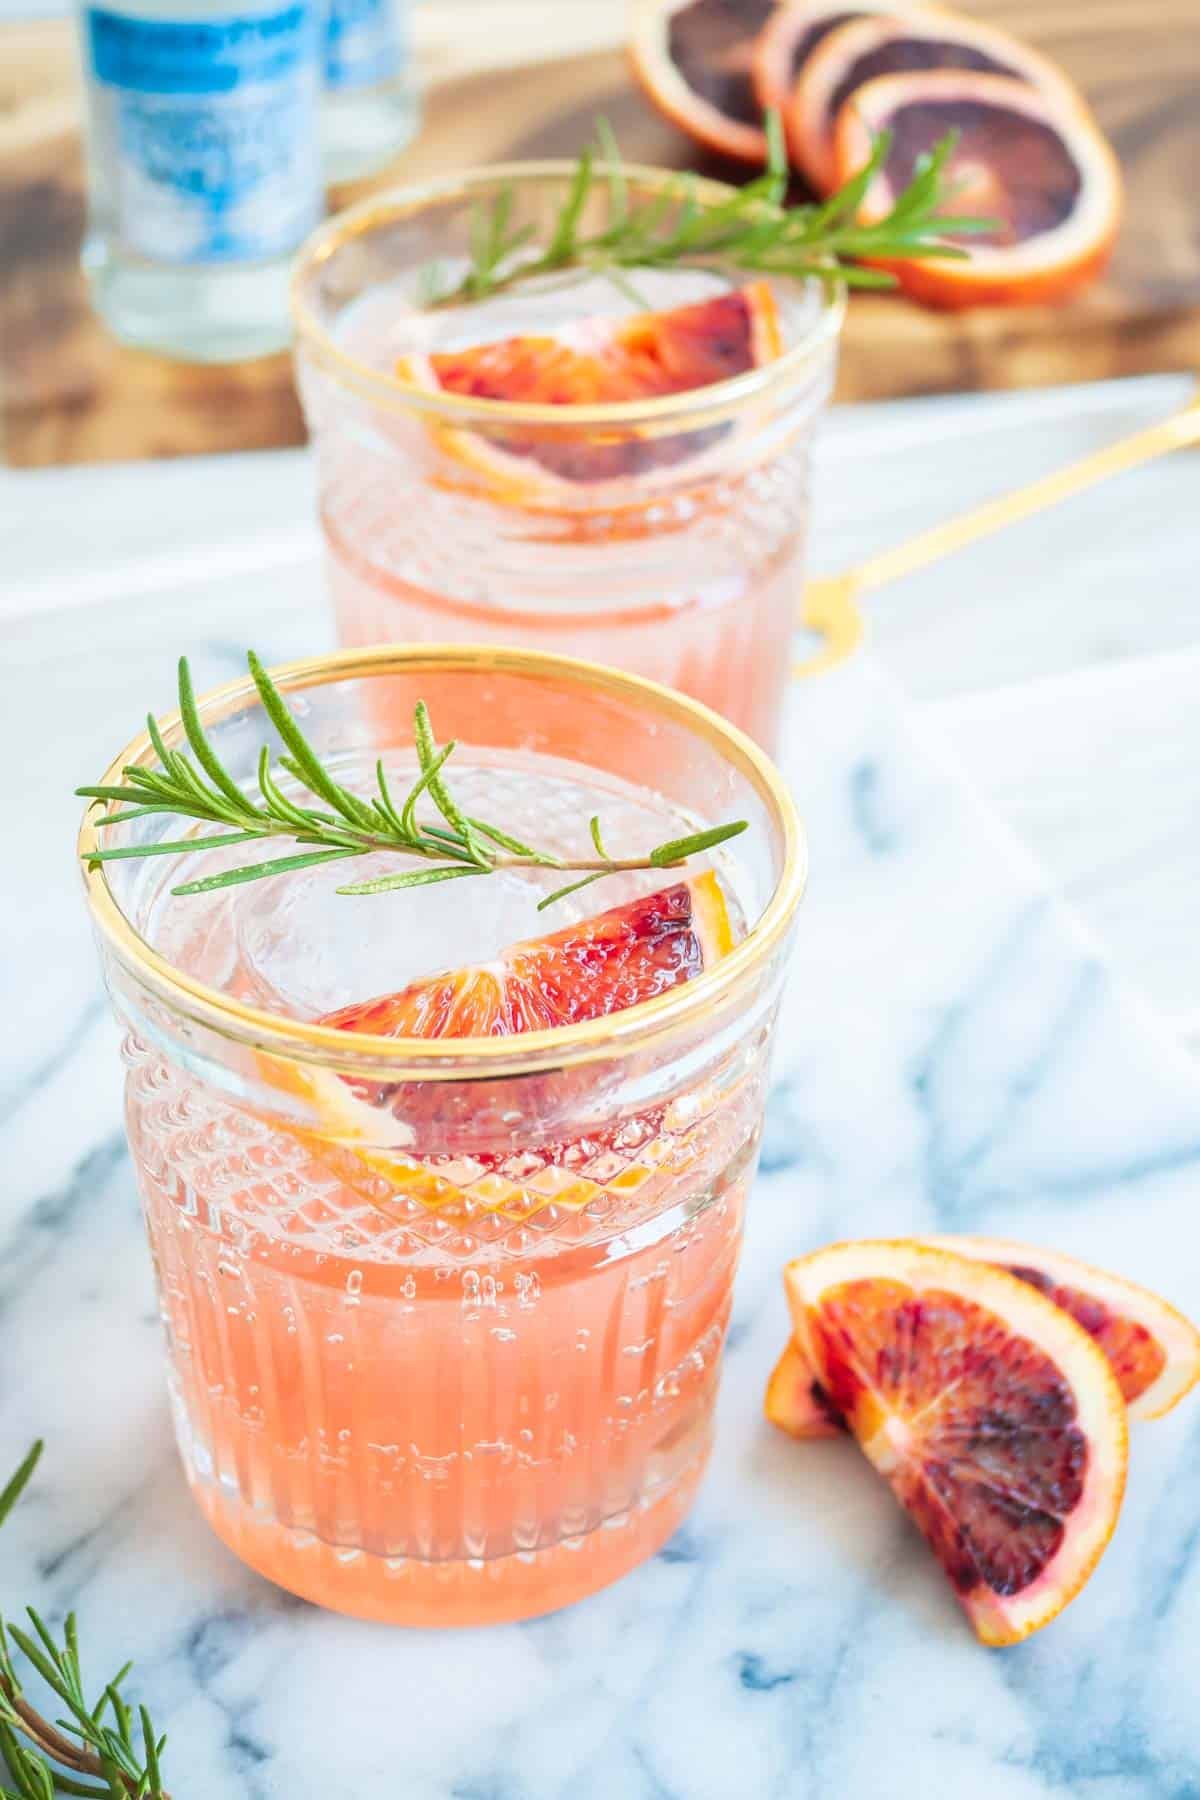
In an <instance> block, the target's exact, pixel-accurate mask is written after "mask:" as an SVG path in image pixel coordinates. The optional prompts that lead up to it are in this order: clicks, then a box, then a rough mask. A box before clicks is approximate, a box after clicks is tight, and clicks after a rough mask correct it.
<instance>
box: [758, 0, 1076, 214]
mask: <svg viewBox="0 0 1200 1800" xmlns="http://www.w3.org/2000/svg"><path fill="white" fill-rule="evenodd" d="M930 69H962V70H967V71H970V72H972V73H974V74H984V75H1007V76H1009V77H1011V78H1015V79H1018V80H1021V81H1024V82H1026V83H1027V84H1028V85H1029V86H1030V87H1035V88H1037V89H1039V90H1040V91H1041V92H1043V93H1045V94H1047V95H1048V96H1050V97H1051V98H1052V99H1053V100H1055V101H1056V102H1057V103H1058V105H1059V106H1060V107H1065V108H1068V109H1077V108H1079V107H1081V105H1082V102H1081V100H1080V97H1079V94H1078V91H1077V90H1076V89H1075V88H1074V87H1073V86H1072V85H1071V83H1070V82H1069V81H1068V80H1067V77H1066V76H1065V75H1064V74H1063V73H1062V71H1061V70H1060V69H1058V68H1057V67H1056V66H1055V64H1054V63H1052V62H1050V61H1049V59H1048V58H1047V57H1044V56H1041V55H1039V53H1038V52H1037V51H1036V50H1033V49H1031V48H1030V46H1029V45H1028V44H1023V43H1022V42H1021V41H1020V39H1019V38H1015V37H1012V36H1011V35H1010V33H1008V32H1007V31H1001V30H999V29H998V28H997V27H996V26H993V25H984V24H981V23H980V22H979V21H978V20H976V19H967V18H964V17H963V16H962V15H961V14H958V13H953V12H951V11H949V9H947V8H942V7H938V6H928V7H921V8H919V9H917V10H916V11H910V12H905V11H904V10H903V9H901V10H900V11H898V12H895V11H893V12H875V13H872V14H869V15H868V16H866V17H863V18H858V19H852V20H849V21H848V22H847V23H845V24H842V25H839V26H838V27H837V28H836V30H832V31H829V32H826V33H825V34H824V35H823V37H822V39H821V42H820V43H819V44H818V45H816V46H815V48H814V49H813V51H812V53H811V54H810V55H808V56H807V57H806V58H805V61H804V65H803V67H802V68H801V69H800V71H799V74H798V76H797V79H796V81H795V84H794V86H793V88H792V91H791V96H790V99H789V101H788V104H787V107H786V112H785V121H786V127H787V134H788V145H789V148H790V149H791V152H792V155H793V157H794V158H795V160H796V162H797V163H798V164H799V166H800V168H801V169H802V170H803V171H804V173H805V174H806V175H807V177H808V179H809V180H810V181H811V182H812V184H813V186H814V187H815V188H816V189H817V190H818V192H820V193H831V192H832V191H833V189H834V188H835V187H837V186H838V185H839V177H838V166H837V157H836V152H835V146H834V128H835V124H836V122H837V119H838V117H839V115H840V113H841V111H842V108H843V106H844V105H845V104H846V102H847V101H848V100H849V99H850V98H851V97H852V96H853V95H855V94H857V93H858V90H859V89H860V88H862V87H865V85H866V84H867V82H869V81H877V80H879V79H880V78H881V77H882V76H885V75H902V74H903V75H907V74H913V73H919V72H923V71H927V70H930ZM957 210H958V211H960V212H962V211H964V210H965V209H964V208H963V207H962V206H961V205H959V206H958V208H957Z"/></svg>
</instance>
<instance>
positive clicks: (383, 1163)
mask: <svg viewBox="0 0 1200 1800" xmlns="http://www.w3.org/2000/svg"><path fill="white" fill-rule="evenodd" d="M734 942H735V932H734V927H733V923H732V920H731V918H730V914H729V909H728V907H727V905H726V903H725V896H724V893H723V891H722V888H721V884H720V881H719V879H718V877H717V875H716V874H715V873H714V872H713V871H711V870H709V871H708V872H706V873H705V874H703V875H699V876H694V877H692V878H690V879H689V880H687V881H681V882H678V883H676V884H675V885H674V886H672V887H669V888H663V889H660V890H659V891H658V892H656V893H653V894H648V895H645V896H643V897H642V898H640V899H637V900H633V901H630V902H628V903H627V904H625V905H624V906H618V907H614V908H612V909H611V910H610V911H608V912H604V913H599V914H596V915H595V916H593V917H592V918H588V919H584V920H582V921H580V922H579V923H577V924H574V925H568V926H566V927H565V928H564V929H563V930H561V931H557V932H553V933H551V934H550V935H548V936H546V937H543V938H536V939H531V940H529V941H527V942H524V943H520V944H516V945H514V946H512V947H511V948H510V949H508V950H506V951H504V952H503V953H502V954H501V955H500V956H499V957H497V958H496V959H495V960H494V961H492V962H489V963H483V964H477V965H475V966H474V967H466V968H461V969H454V970H449V971H447V972H445V973H443V974H437V975H430V976H427V977H425V978H424V979H422V980H420V981H416V982H412V983H410V984H409V986H407V987H405V988H402V989H400V990H399V991H398V992H396V993H392V994H384V995H381V996H379V997H378V998H376V999H372V1000H364V1001H358V1002H355V1003H353V1004H351V1005H349V1006H344V1007H340V1008H338V1009H337V1010H336V1011H335V1012H331V1013H327V1014H325V1015H324V1017H323V1018H322V1020H321V1021H320V1022H321V1023H322V1024H324V1025H332V1026H333V1027H335V1029H338V1030H341V1031H345V1032H348V1033H358V1034H361V1033H364V1032H369V1033H376V1034H379V1035H381V1036H384V1037H396V1038H400V1037H415V1038H425V1039H434V1038H469V1037H473V1038H479V1037H504V1036H511V1035H518V1034H520V1033H523V1032H526V1031H539V1030H545V1029H551V1028H554V1027H556V1026H561V1025H569V1024H577V1023H579V1022H580V1021H581V1020H585V1019H593V1018H601V1017H603V1016H606V1015H608V1014H610V1013H614V1012H620V1011H623V1010H625V1009H626V1008H628V1007H631V1006H636V1005H638V1004H639V1003H641V1002H642V1001H645V1000H652V999H654V998H655V996H656V995H658V994H663V993H666V992H667V991H668V990H669V989H671V988H673V987H676V986H678V985H679V984H680V983H682V982H685V981H691V980H693V979H694V978H695V977H696V976H697V975H699V974H701V973H702V972H703V971H704V970H706V969H709V968H711V967H712V966H713V965H714V964H715V963H717V962H719V961H720V959H721V958H722V957H723V956H725V955H727V954H728V952H729V951H730V950H731V949H732V948H733V945H734ZM260 1066H261V1068H262V1072H263V1074H264V1077H265V1079H266V1080H268V1081H269V1082H270V1083H271V1085H272V1086H273V1087H275V1088H276V1089H278V1090H282V1091H283V1092H285V1093H286V1094H288V1095H291V1096H297V1097H299V1098H300V1099H302V1100H303V1101H304V1102H305V1103H306V1107H307V1108H308V1109H310V1110H315V1111H316V1112H317V1114H318V1115H319V1117H320V1121H321V1123H320V1125H319V1126H317V1127H315V1128H314V1127H311V1126H304V1127H300V1126H294V1127H292V1128H291V1129H292V1132H293V1135H294V1136H296V1137H298V1138H300V1139H301V1140H302V1141H303V1142H304V1143H305V1144H306V1145H307V1146H309V1147H310V1148H311V1149H312V1151H313V1152H314V1153H315V1155H316V1156H317V1157H318V1159H319V1160H320V1161H321V1162H322V1163H324V1164H326V1165H328V1166H331V1167H332V1168H333V1169H334V1172H335V1173H336V1175H337V1176H338V1178H339V1180H341V1181H343V1182H344V1183H346V1184H347V1185H348V1186H349V1187H351V1188H356V1189H359V1190H361V1191H363V1192H364V1194H365V1196H366V1197H367V1198H369V1199H370V1200H371V1201H372V1204H374V1205H376V1206H377V1207H379V1208H380V1209H381V1210H382V1211H384V1212H387V1211H388V1210H389V1207H390V1206H391V1205H392V1202H393V1201H394V1200H397V1199H398V1200H399V1201H401V1202H402V1203H410V1202H416V1203H417V1204H418V1205H419V1206H420V1207H421V1208H422V1210H424V1211H428V1210H430V1209H441V1208H452V1209H454V1210H456V1211H458V1212H459V1213H464V1214H465V1215H466V1216H469V1217H474V1216H477V1215H478V1214H479V1213H481V1212H492V1213H497V1214H500V1215H502V1216H503V1217H504V1218H508V1219H519V1220H524V1219H527V1218H528V1217H529V1216H530V1215H531V1214H532V1213H533V1212H535V1211H537V1210H538V1209H539V1208H541V1207H545V1206H551V1205H553V1206H557V1207H569V1208H574V1209H578V1208H580V1207H582V1206H586V1205H588V1204H589V1203H590V1202H591V1201H592V1200H595V1199H596V1198H598V1197H599V1196H600V1195H601V1194H602V1193H603V1192H604V1191H605V1190H604V1188H603V1186H602V1185H601V1184H600V1183H599V1182H598V1181H597V1180H596V1179H594V1178H592V1177H591V1176H589V1175H586V1174H583V1173H581V1169H582V1168H584V1167H587V1166H592V1165H594V1161H595V1159H597V1158H602V1156H603V1153H604V1152H605V1151H606V1150H611V1149H613V1148H616V1147H617V1144H618V1142H619V1146H620V1148H621V1151H622V1166H621V1169H620V1176H619V1180H618V1181H616V1182H615V1184H614V1185H615V1187H618V1188H619V1189H620V1190H621V1191H622V1192H624V1193H632V1192H633V1191H634V1190H635V1189H636V1188H638V1187H639V1186H640V1184H641V1183H643V1182H645V1181H650V1180H654V1179H656V1178H660V1177H661V1176H662V1175H663V1174H664V1173H666V1172H668V1171H669V1170H670V1169H672V1168H677V1167H679V1166H680V1158H681V1156H685V1155H686V1154H687V1150H686V1145H684V1144H682V1143H681V1141H680V1140H679V1139H678V1137H676V1136H672V1134H671V1133H664V1114H663V1110H662V1108H657V1109H654V1108H652V1109H650V1110H649V1111H647V1112H644V1113H642V1114H640V1115H639V1116H638V1117H637V1118H636V1119H628V1118H622V1119H620V1120H618V1121H616V1122H615V1124H614V1126H613V1128H612V1131H611V1133H608V1134H606V1133H605V1132H595V1133H590V1134H589V1135H588V1137H587V1138H586V1139H580V1138H578V1137H574V1138H571V1139H567V1140H563V1141H561V1142H557V1143H555V1142H543V1143H541V1144H540V1146H539V1151H538V1158H537V1162H538V1164H539V1166H540V1169H541V1174H540V1177H539V1179H538V1180H537V1181H536V1182H534V1183H532V1184H526V1183H524V1182H523V1181H521V1180H518V1179H513V1178H510V1176H509V1175H507V1174H506V1173H504V1169H505V1165H506V1164H507V1163H508V1162H509V1160H510V1157H509V1153H508V1152H507V1151H504V1150H501V1151H499V1152H496V1153H492V1152H489V1151H488V1150H487V1149H486V1148H485V1149H480V1148H478V1147H476V1146H473V1148H472V1151H471V1157H470V1161H471V1164H472V1168H473V1176H472V1179H471V1183H470V1191H469V1194H468V1193H467V1192H465V1191H464V1189H463V1188H462V1187H461V1186H460V1185H459V1181H460V1177H461V1159H460V1158H459V1157H457V1156H451V1155H429V1154H422V1155H420V1156H419V1157H418V1156H413V1155H410V1154H409V1152H410V1151H411V1149H412V1148H413V1145H414V1122H421V1123H424V1122H425V1120H426V1118H427V1117H428V1116H429V1114H430V1109H431V1108H432V1122H433V1123H434V1124H435V1125H436V1126H437V1127H439V1128H440V1127H443V1126H446V1125H447V1124H448V1123H449V1122H450V1121H451V1119H452V1117H453V1119H454V1120H456V1121H459V1122H461V1120H462V1118H463V1117H464V1116H466V1117H469V1121H470V1123H471V1125H472V1128H473V1130H475V1135H476V1136H479V1135H481V1134H482V1135H485V1136H486V1130H485V1129H484V1128H485V1127H486V1126H487V1123H488V1122H487V1120H486V1119H484V1118H482V1117H481V1108H482V1106H483V1104H484V1103H483V1102H482V1101H480V1102H476V1101H475V1100H474V1099H472V1098H471V1096H470V1095H469V1094H468V1095H466V1096H463V1095H462V1094H456V1095H455V1096H454V1097H453V1098H448V1097H447V1095H448V1092H449V1090H447V1089H444V1088H440V1087H438V1086H437V1084H433V1085H432V1086H431V1085H428V1084H426V1085H422V1084H417V1083H404V1082H401V1083H388V1084H382V1085H381V1084H380V1083H378V1082H371V1081H366V1080H359V1079H357V1078H355V1077H352V1076H341V1075H337V1074H334V1073H333V1072H331V1071H329V1070H324V1069H320V1068H303V1067H301V1066H299V1065H293V1064H289V1063H282V1062H279V1061H277V1059H274V1058H270V1059H268V1058H266V1057H263V1058H260ZM545 1079H546V1081H547V1082H548V1083H549V1084H550V1085H551V1086H554V1085H555V1084H556V1083H557V1084H558V1093H559V1098H560V1099H561V1084H562V1082H563V1081H564V1080H565V1079H566V1078H565V1077H564V1076H562V1075H561V1073H560V1074H552V1075H550V1076H548V1077H546V1078H545ZM537 1103H538V1090H537V1088H536V1084H534V1083H533V1082H531V1081H527V1082H526V1084H525V1086H524V1087H523V1089H522V1092H521V1104H522V1106H523V1107H524V1108H525V1109H526V1111H527V1112H528V1113H529V1115H530V1117H532V1116H533V1115H534V1114H535V1113H536V1110H537ZM493 1104H494V1105H499V1104H500V1103H499V1102H494V1103H493ZM464 1108H465V1114H464ZM279 1122H280V1121H279V1120H278V1119H276V1120H275V1123H276V1124H277V1125H278V1123H279ZM492 1124H493V1126H495V1121H494V1120H493V1121H492ZM507 1129H508V1127H507V1126H506V1125H503V1128H502V1129H501V1128H498V1135H499V1136H500V1137H501V1138H503V1137H504V1136H505V1134H506V1132H507ZM660 1134H661V1135H660ZM631 1146H633V1148H632V1149H631ZM378 1176H382V1177H383V1178H384V1181H385V1182H386V1184H387V1187H386V1188H385V1189H384V1190H383V1191H382V1192H376V1191H374V1190H373V1188H372V1185H371V1177H378ZM480 1177H482V1179H480Z"/></svg>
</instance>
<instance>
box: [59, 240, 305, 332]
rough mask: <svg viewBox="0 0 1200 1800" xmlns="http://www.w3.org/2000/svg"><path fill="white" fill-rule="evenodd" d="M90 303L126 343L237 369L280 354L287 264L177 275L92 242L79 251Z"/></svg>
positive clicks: (194, 268) (185, 269)
mask: <svg viewBox="0 0 1200 1800" xmlns="http://www.w3.org/2000/svg"><path fill="white" fill-rule="evenodd" d="M83 266H84V270H85V272H86V274H87V277H88V280H89V282H90V284H91V291H92V304H93V305H94V306H95V308H96V311H97V312H98V313H99V314H100V316H101V318H102V319H103V320H104V322H105V324H106V325H107V326H108V328H109V330H110V331H111V332H112V333H113V336H114V337H117V338H119V339H120V340H121V342H122V343H124V344H131V345H133V346H134V347H135V348H136V349H139V350H154V351H158V352H159V353H161V354H162V355H164V356H177V357H180V358H182V359H183V360H185V361H188V362H204V363H227V362H241V361H243V360H245V359H246V358H248V357H255V356H271V355H274V354H275V353H276V352H277V351H280V350H286V349H287V347H288V345H289V344H290V342H291V337H292V327H291V318H290V315H289V313H288V279H289V274H290V267H291V264H290V259H287V258H285V259H281V260H277V261H275V262H270V263H257V264H254V265H251V266H246V265H241V266H230V267H228V268H223V267H221V266H220V265H215V266H214V265H212V264H209V265H207V266H199V265H187V266H184V265H181V266H179V267H178V268H175V267H165V266H162V265H157V264H154V263H145V262H138V261H132V260H127V259H126V258H125V257H124V256H123V255H122V253H121V251H120V249H119V247H118V246H116V245H114V244H112V243H111V242H110V241H109V240H107V239H105V238H101V237H97V236H95V235H93V236H92V237H90V238H88V240H87V242H86V243H85V245H84V250H83Z"/></svg>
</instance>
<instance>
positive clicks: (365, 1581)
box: [191, 1433, 711, 1628]
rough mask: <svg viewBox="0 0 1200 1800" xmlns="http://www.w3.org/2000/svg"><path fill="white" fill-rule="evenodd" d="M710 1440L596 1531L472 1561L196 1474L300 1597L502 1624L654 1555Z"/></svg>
mask: <svg viewBox="0 0 1200 1800" xmlns="http://www.w3.org/2000/svg"><path fill="white" fill-rule="evenodd" d="M710 1449H711V1438H710V1436H709V1435H708V1434H707V1433H706V1434H705V1438H704V1441H703V1443H702V1444H701V1445H700V1446H699V1447H698V1449H697V1451H696V1454H695V1456H694V1457H693V1458H692V1460H691V1461H690V1462H689V1463H688V1464H687V1465H686V1466H685V1467H684V1468H683V1469H682V1470H681V1472H680V1473H679V1475H678V1476H677V1477H676V1478H675V1480H674V1481H673V1482H672V1483H671V1484H670V1486H669V1487H667V1488H659V1489H658V1490H657V1491H656V1492H655V1493H654V1494H653V1495H651V1496H649V1497H647V1498H646V1499H645V1500H643V1501H642V1502H641V1503H640V1504H639V1505H638V1506H637V1507H635V1508H633V1509H632V1510H631V1511H629V1512H628V1513H623V1514H620V1515H618V1516H617V1517H615V1518H611V1519H608V1520H606V1521H605V1523H604V1524H603V1525H601V1526H598V1527H597V1528H596V1529H595V1530H594V1531H590V1532H587V1533H585V1534H584V1535H582V1536H580V1537H577V1538H571V1539H567V1540H564V1541H563V1542H562V1543H560V1544H555V1545H552V1546H551V1547H549V1548H547V1549H543V1550H531V1551H523V1552H519V1553H517V1554H515V1555H512V1556H498V1557H492V1558H489V1559H484V1558H475V1559H473V1560H471V1561H465V1560H464V1561H453V1562H450V1561H446V1562H421V1561H419V1560H418V1559H416V1558H415V1557H405V1556H396V1557H384V1556H378V1555H375V1554H372V1553H371V1552H369V1551H366V1550H357V1549H342V1548H339V1547H338V1546H337V1545H335V1544H327V1543H325V1542H324V1541H323V1540H322V1539H321V1538H318V1537H316V1536H314V1535H313V1533H312V1532H307V1531H297V1530H294V1529H292V1528H291V1527H289V1526H285V1525H279V1524H276V1523H274V1522H273V1521H271V1520H268V1519H263V1518H261V1517H255V1515H254V1514H253V1513H250V1512H247V1510H246V1508H245V1505H244V1504H243V1503H242V1502H241V1500H240V1499H239V1498H238V1497H237V1496H236V1495H232V1494H230V1495H227V1494H225V1493H224V1491H223V1490H222V1489H221V1488H220V1487H218V1486H216V1485H214V1484H212V1483H210V1482H207V1481H204V1480H203V1479H201V1478H199V1477H197V1476H196V1475H195V1474H194V1473H193V1474H192V1475H191V1483H192V1493H193V1494H194V1496H195V1498H196V1501H197V1503H198V1505H199V1507H200V1510H201V1512H202V1513H203V1514H204V1516H205V1518H206V1519H207V1520H208V1523H209V1524H210V1525H211V1526H212V1528H213V1530H214V1531H215V1532H216V1534H217V1536H218V1537H219V1538H220V1539H221V1541H222V1542H223V1543H224V1544H225V1545H227V1547H228V1548H229V1549H230V1550H232V1551H233V1552H234V1554H235V1555H236V1556H238V1557H240V1558H241V1560H242V1561H243V1562H244V1563H247V1564H248V1565H249V1567H250V1568H252V1569H254V1570H255V1571H256V1572H257V1573H258V1574H259V1575H264V1576H266V1578H267V1579H268V1580H269V1581H273V1582H275V1583H276V1585H277V1586H279V1587H282V1588H286V1589H287V1590H288V1591H289V1592H290V1593H293V1594H298V1595H299V1596H300V1598H301V1599H302V1600H310V1601H312V1602H313V1604H314V1605H316V1606H323V1607H326V1608H328V1609H329V1610H330V1611H331V1612H340V1613H349V1614H350V1615H351V1616H352V1617H354V1618H357V1619H374V1620H376V1621H378V1622H380V1623H383V1624H386V1625H411V1626H419V1627H422V1628H426V1627H429V1626H443V1625H444V1626H451V1625H464V1626H466V1625H502V1624H507V1623H511V1622H512V1621H513V1620H516V1619H533V1618H537V1617H538V1616H539V1615H540V1614H542V1613H551V1612H557V1611H558V1610H559V1609H560V1607H564V1606H570V1605H572V1604H573V1603H574V1602H575V1601H576V1600H584V1599H586V1598H587V1596H588V1595H589V1594H594V1593H596V1592H598V1590H599V1589H600V1588H604V1587H609V1586H610V1585H611V1584H612V1583H613V1582H614V1581H618V1580H619V1579H620V1577H621V1576H622V1575H626V1574H628V1573H629V1571H630V1570H631V1569H634V1568H636V1567H637V1565H638V1564H639V1563H642V1562H645V1561H646V1559H647V1558H648V1557H650V1556H653V1555H654V1553H655V1551H656V1550H660V1549H661V1548H662V1546H663V1545H664V1544H665V1543H666V1541H667V1539H668V1538H669V1537H670V1536H671V1535H672V1534H673V1533H674V1532H675V1530H676V1529H677V1528H678V1526H679V1525H681V1524H682V1522H683V1520H684V1518H685V1517H686V1515H687V1513H688V1512H689V1511H690V1509H691V1505H692V1501H693V1500H694V1498H695V1495H696V1489H697V1488H698V1486H699V1485H700V1481H701V1478H702V1476H703V1474H704V1471H705V1468H706V1467H707V1464H708V1457H709V1451H710Z"/></svg>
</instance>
